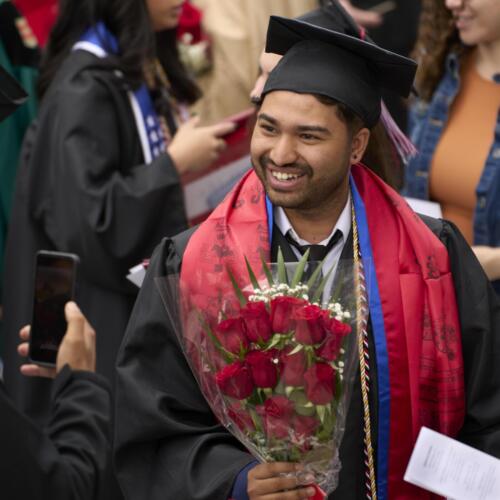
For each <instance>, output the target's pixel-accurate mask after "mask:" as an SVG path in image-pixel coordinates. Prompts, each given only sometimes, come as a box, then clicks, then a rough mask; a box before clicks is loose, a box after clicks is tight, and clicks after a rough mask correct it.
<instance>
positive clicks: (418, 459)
mask: <svg viewBox="0 0 500 500" xmlns="http://www.w3.org/2000/svg"><path fill="white" fill-rule="evenodd" d="M405 481H407V482H409V483H412V484H415V485H417V486H420V487H421V488H424V489H426V490H429V491H432V492H434V493H437V494H438V495H441V496H444V497H448V498H450V499H453V500H499V499H500V460H498V459H496V458H494V457H492V456H490V455H487V454H486V453H483V452H482V451H478V450H476V449H474V448H471V447H470V446H467V445H465V444H463V443H459V442H458V441H456V440H454V439H451V438H449V437H447V436H443V435H442V434H439V433H438V432H435V431H432V430H430V429H427V428H426V427H422V430H421V431H420V434H419V436H418V439H417V442H416V444H415V448H414V450H413V453H412V456H411V459H410V462H409V464H408V468H407V469H406V474H405Z"/></svg>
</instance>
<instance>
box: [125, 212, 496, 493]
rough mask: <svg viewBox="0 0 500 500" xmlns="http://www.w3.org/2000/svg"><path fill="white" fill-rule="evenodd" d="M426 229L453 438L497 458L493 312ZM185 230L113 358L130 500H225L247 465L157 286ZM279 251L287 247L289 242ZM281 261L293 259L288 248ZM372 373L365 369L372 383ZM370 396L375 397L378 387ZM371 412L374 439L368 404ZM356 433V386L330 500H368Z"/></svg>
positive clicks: (172, 268) (154, 269) (435, 226)
mask: <svg viewBox="0 0 500 500" xmlns="http://www.w3.org/2000/svg"><path fill="white" fill-rule="evenodd" d="M424 221H425V222H426V224H427V225H428V226H429V227H430V228H431V229H432V230H433V231H434V233H435V234H436V235H437V236H438V237H439V238H440V239H441V241H442V242H443V243H444V244H445V245H446V247H447V249H448V252H449V255H450V260H451V267H452V271H453V276H454V282H455V288H456V293H457V302H458V309H459V314H460V322H461V327H462V343H463V352H464V363H465V379H466V400H467V415H466V420H465V423H464V426H463V429H462V431H461V434H460V439H461V440H462V441H463V442H465V443H468V444H470V445H472V446H474V447H476V448H478V449H481V450H483V451H485V452H487V453H490V454H492V455H494V456H497V457H500V366H499V363H498V361H497V360H498V359H500V357H499V356H500V336H499V335H498V334H497V330H498V329H499V327H500V304H499V303H498V301H497V298H496V296H495V293H494V292H493V290H492V289H491V286H490V284H489V282H488V280H487V278H486V276H485V275H484V273H483V271H482V269H481V267H480V265H479V263H478V262H477V260H476V258H475V256H474V254H473V253H472V251H471V250H470V248H469V246H468V245H467V243H466V242H465V240H464V239H463V238H462V236H461V235H460V234H459V232H458V230H456V228H455V227H454V226H453V225H451V224H449V223H447V222H443V221H438V220H435V219H430V218H424ZM192 231H193V230H190V231H187V232H185V233H183V234H181V235H179V236H176V237H174V238H173V239H165V240H164V241H163V242H162V244H161V245H160V246H159V247H158V248H157V249H156V252H155V254H154V257H153V259H152V262H151V266H150V269H149V270H148V273H147V276H146V279H145V282H144V284H143V287H142V289H141V292H140V294H139V297H138V300H137V303H136V305H135V308H134V312H133V314H132V317H131V320H130V323H129V325H128V328H127V332H126V334H125V338H124V342H123V344H122V347H121V349H120V353H119V356H118V366H117V394H116V398H117V401H116V402H117V413H118V414H119V415H120V418H119V420H118V421H117V423H116V435H115V445H116V450H115V463H116V469H117V475H118V480H119V482H120V485H121V487H122V490H123V492H124V494H125V497H126V498H127V499H138V498H141V499H154V500H156V499H160V498H161V499H177V498H183V499H186V500H189V499H193V500H194V499H196V500H200V499H204V500H226V499H227V498H228V497H229V495H230V492H231V489H232V487H233V483H234V480H235V477H236V475H237V473H238V471H239V470H241V468H242V467H243V466H244V465H245V464H247V463H249V462H250V461H252V457H250V456H249V455H248V453H247V452H245V451H244V450H243V449H242V447H241V445H239V443H238V442H237V441H236V440H235V439H234V438H233V437H232V436H231V435H230V434H229V433H228V432H227V431H225V430H224V428H223V427H221V426H220V425H218V423H217V422H216V421H215V419H214V417H213V414H212V413H211V411H210V409H209V407H208V405H207V403H206V402H205V400H204V398H203V396H202V395H201V393H200V391H199V389H198V386H197V384H196V382H195V380H194V378H193V376H192V374H191V371H190V369H189V367H188V365H187V364H186V361H185V358H184V355H183V354H182V352H181V351H180V347H179V344H178V342H177V340H176V337H175V334H174V333H173V332H172V330H171V327H170V326H169V321H168V319H167V314H166V312H165V309H164V306H163V304H162V300H161V298H160V295H159V293H158V290H157V285H156V284H155V278H156V277H162V276H165V275H167V274H173V273H177V272H178V271H179V269H180V266H181V263H182V255H183V252H184V249H185V247H186V244H187V242H188V240H189V237H190V235H191V234H192ZM275 234H277V233H276V232H275ZM275 238H276V236H275ZM276 243H277V242H276V241H273V248H275V247H276ZM280 244H282V245H283V246H284V247H285V246H286V241H281V242H280ZM285 255H287V256H288V257H289V258H290V259H292V258H293V257H291V255H292V256H293V254H292V253H291V251H290V250H289V249H288V250H287V251H286V252H285ZM372 343H373V342H372ZM372 349H373V347H372ZM372 359H375V358H374V356H372ZM374 370H376V367H374V366H373V363H372V376H373V378H372V379H374V382H375V383H376V371H374ZM356 380H357V379H356ZM371 394H372V397H373V398H375V394H376V386H372V392H371ZM371 406H372V416H373V419H374V422H373V423H374V425H373V428H374V429H375V432H376V418H377V415H376V411H374V409H376V405H375V404H373V401H372V405H371ZM362 426H363V420H362V404H361V389H360V384H359V382H356V383H355V386H354V388H353V395H352V398H351V404H350V407H349V412H348V416H347V423H346V431H345V434H344V439H343V441H342V446H341V450H340V455H341V460H342V470H341V472H340V480H339V487H338V489H337V490H336V492H334V494H333V495H331V497H330V498H333V499H349V500H351V499H355V500H357V499H359V500H361V499H364V498H366V497H365V490H364V487H363V483H364V472H365V469H364V464H363V436H362ZM374 442H375V443H376V435H375V436H374Z"/></svg>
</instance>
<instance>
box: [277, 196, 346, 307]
mask: <svg viewBox="0 0 500 500" xmlns="http://www.w3.org/2000/svg"><path fill="white" fill-rule="evenodd" d="M351 203H352V202H351V194H350V193H349V196H348V198H347V202H346V204H345V206H344V208H343V210H342V212H341V214H340V217H339V218H338V220H337V223H336V224H335V227H334V228H333V229H332V232H331V233H330V234H329V235H328V237H327V238H325V239H324V240H323V241H320V242H319V243H316V244H317V245H323V246H326V245H327V244H328V242H329V241H330V238H331V237H332V236H333V235H334V234H335V232H336V231H337V230H338V231H340V232H341V233H342V237H341V238H340V239H339V241H338V242H337V243H336V244H335V245H334V246H333V248H332V249H331V250H330V252H329V253H328V254H327V256H326V258H325V260H324V262H323V269H322V272H323V276H326V275H327V273H329V272H330V269H332V268H333V272H332V274H331V275H330V277H329V279H328V281H327V283H326V286H325V292H326V291H327V290H328V291H330V290H331V287H332V284H333V280H334V278H335V274H336V272H337V267H338V263H339V260H340V255H341V254H342V250H343V249H344V246H345V244H346V241H347V238H348V236H349V233H350V232H351V226H352V220H351ZM273 216H274V223H275V224H276V226H278V229H279V230H280V231H281V232H282V234H283V235H286V234H287V233H288V232H289V233H290V236H291V237H292V238H293V239H294V240H295V241H296V242H297V243H298V244H299V245H312V244H313V243H311V242H310V241H306V240H304V239H302V238H300V237H299V235H298V234H297V233H296V232H295V230H294V228H293V226H292V224H291V223H290V220H289V219H288V217H287V216H286V213H285V210H284V209H283V208H282V207H277V206H275V207H274V208H273ZM290 247H291V249H292V251H293V252H294V254H295V255H296V256H297V258H298V259H300V258H301V254H300V252H299V250H298V249H297V248H295V247H294V246H293V245H290ZM327 293H328V294H329V293H330V292H327ZM325 298H326V297H325V294H324V296H323V300H325ZM328 298H329V297H328Z"/></svg>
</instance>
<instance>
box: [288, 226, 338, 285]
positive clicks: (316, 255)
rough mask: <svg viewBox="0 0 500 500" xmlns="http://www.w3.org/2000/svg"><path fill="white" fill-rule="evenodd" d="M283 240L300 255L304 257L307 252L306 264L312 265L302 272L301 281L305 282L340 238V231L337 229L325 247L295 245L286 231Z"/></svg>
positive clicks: (295, 242)
mask: <svg viewBox="0 0 500 500" xmlns="http://www.w3.org/2000/svg"><path fill="white" fill-rule="evenodd" d="M285 238H286V241H287V242H288V243H289V244H290V245H292V246H293V247H295V248H296V249H297V250H298V251H299V252H300V255H304V254H305V253H306V251H307V250H309V257H308V259H307V262H310V263H314V265H313V264H309V265H308V266H307V268H306V270H305V271H304V274H303V276H302V280H303V281H306V280H308V279H309V278H310V277H311V276H312V274H313V273H314V271H315V269H316V267H317V265H318V264H319V263H321V261H322V260H323V259H324V258H325V257H326V256H327V255H328V253H329V252H330V250H331V249H332V248H333V247H334V246H335V245H336V244H337V243H338V242H339V240H340V239H341V238H342V231H341V230H340V229H337V230H336V231H335V233H333V236H332V237H331V238H330V241H328V243H327V244H326V245H300V244H299V243H297V241H295V240H294V238H293V237H292V235H291V234H290V231H287V233H286V234H285Z"/></svg>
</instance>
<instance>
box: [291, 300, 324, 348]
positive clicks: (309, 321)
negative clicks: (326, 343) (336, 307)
mask: <svg viewBox="0 0 500 500" xmlns="http://www.w3.org/2000/svg"><path fill="white" fill-rule="evenodd" d="M323 312H324V311H323V310H322V309H321V307H319V306H315V305H308V306H304V307H302V308H301V309H297V310H296V311H295V314H294V318H295V322H296V323H295V340H297V342H300V343H301V344H307V345H313V344H319V343H320V342H323V339H324V338H325V336H326V329H325V322H324V315H323Z"/></svg>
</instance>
